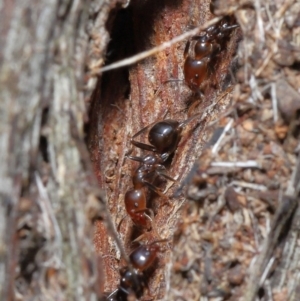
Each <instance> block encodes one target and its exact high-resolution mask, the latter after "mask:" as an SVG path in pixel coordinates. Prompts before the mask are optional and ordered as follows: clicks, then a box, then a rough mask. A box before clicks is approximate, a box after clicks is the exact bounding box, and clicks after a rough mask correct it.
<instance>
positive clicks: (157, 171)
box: [104, 16, 238, 301]
mask: <svg viewBox="0 0 300 301" xmlns="http://www.w3.org/2000/svg"><path fill="white" fill-rule="evenodd" d="M236 27H238V25H237V24H236V22H235V19H234V17H232V16H225V17H223V18H222V19H221V20H220V21H219V22H218V23H216V24H214V25H212V26H210V27H208V28H207V29H206V30H204V31H203V33H202V34H201V35H198V36H194V37H192V38H191V40H190V41H188V42H187V44H186V47H185V50H184V60H185V62H184V68H183V72H184V77H185V83H186V85H187V86H188V87H189V88H190V89H191V90H192V91H193V92H194V93H201V87H202V83H203V82H204V81H205V80H207V79H208V77H209V76H210V75H211V73H212V71H213V69H214V66H215V64H216V62H217V60H218V54H219V53H220V51H222V50H223V49H224V47H225V44H226V41H227V40H228V37H229V36H230V34H231V32H232V30H233V29H235V28H236ZM198 115H199V114H196V115H194V116H192V117H190V118H189V119H187V120H185V121H182V122H178V121H176V120H173V119H165V120H163V121H159V122H156V123H154V124H150V125H148V126H146V127H145V128H143V129H142V130H140V131H139V132H137V133H136V134H135V135H134V136H133V137H132V138H131V144H132V145H133V146H135V147H137V148H140V149H142V150H145V151H147V152H148V154H147V155H145V156H141V157H134V156H131V155H130V154H128V155H127V157H128V158H129V159H131V160H134V161H137V162H139V163H140V164H139V166H138V168H137V169H136V170H135V171H134V173H133V176H132V183H133V189H131V190H128V191H127V192H126V194H125V208H126V212H127V214H128V215H129V217H130V218H131V220H132V222H133V223H134V224H135V225H136V226H137V227H140V228H142V229H145V228H147V229H148V228H149V226H150V227H151V228H152V229H154V230H155V229H156V228H155V225H154V222H153V216H154V215H153V211H152V210H151V209H150V208H147V197H146V189H145V188H146V187H147V188H149V189H151V190H152V191H154V192H155V193H157V194H158V195H162V194H163V193H162V191H161V190H160V189H159V188H158V187H156V186H155V185H154V184H152V183H153V181H154V180H155V178H157V177H163V178H165V179H167V180H171V181H175V180H174V179H173V178H172V177H170V176H169V175H168V174H167V173H166V161H167V160H168V158H170V156H172V154H173V153H174V152H175V151H176V149H177V146H178V143H179V141H180V138H181V133H182V130H183V128H184V127H185V125H186V124H187V123H189V122H190V121H191V120H192V119H194V118H195V117H196V116H198ZM145 132H148V142H149V144H145V143H142V142H139V141H137V140H136V137H138V136H140V135H141V134H143V133H145ZM166 241H167V240H166V239H160V240H156V241H154V242H152V243H148V244H142V245H140V246H139V247H137V248H136V249H135V250H134V251H132V253H131V254H130V255H129V264H128V266H126V267H123V268H122V269H121V270H120V284H119V286H118V288H117V289H116V290H115V291H114V292H112V293H111V294H110V295H109V296H108V297H105V299H104V300H107V301H127V300H136V299H139V298H141V296H142V295H143V292H144V289H145V287H147V283H146V281H145V271H146V270H147V269H149V267H150V266H152V264H153V263H154V261H155V260H156V258H157V255H158V253H159V252H160V251H161V249H160V244H161V243H164V242H166Z"/></svg>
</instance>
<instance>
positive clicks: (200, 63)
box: [184, 17, 238, 94]
mask: <svg viewBox="0 0 300 301" xmlns="http://www.w3.org/2000/svg"><path fill="white" fill-rule="evenodd" d="M236 27H238V25H237V24H233V25H232V18H230V17H224V18H223V19H222V20H220V21H219V22H218V23H217V24H215V25H212V26H210V27H208V28H207V29H206V30H205V32H204V34H203V35H201V36H194V37H193V38H192V39H191V40H190V41H188V42H187V44H186V46H185V50H184V58H185V62H184V78H185V82H186V84H187V85H188V87H189V88H190V89H191V90H192V91H194V92H197V93H200V94H202V90H203V89H202V88H203V83H204V82H205V80H207V78H208V76H209V75H210V74H211V73H212V69H213V67H214V66H215V65H216V63H217V57H218V53H219V51H221V50H222V49H223V48H224V44H225V42H226V39H227V38H228V37H229V35H230V31H231V30H233V29H235V28H236ZM191 42H194V43H192V44H193V45H192V46H193V47H191ZM191 48H192V49H191Z"/></svg>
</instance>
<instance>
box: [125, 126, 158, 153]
mask: <svg viewBox="0 0 300 301" xmlns="http://www.w3.org/2000/svg"><path fill="white" fill-rule="evenodd" d="M155 123H157V121H155V122H152V123H151V124H149V125H147V126H145V127H144V128H142V129H141V130H139V131H138V132H137V133H135V134H134V135H133V136H132V137H131V139H130V142H131V143H132V144H133V145H134V146H136V147H138V148H141V149H144V150H148V151H151V152H155V151H156V148H155V147H154V146H153V145H149V144H145V143H142V142H139V141H136V140H134V138H136V137H137V136H139V135H141V134H143V133H144V132H145V131H147V130H148V129H149V128H150V127H151V126H153V125H154V124H155Z"/></svg>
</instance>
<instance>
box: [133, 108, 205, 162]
mask: <svg viewBox="0 0 300 301" xmlns="http://www.w3.org/2000/svg"><path fill="white" fill-rule="evenodd" d="M200 114H202V113H198V114H195V115H194V116H192V117H190V118H188V119H187V120H185V121H182V122H178V121H176V120H173V119H165V120H162V121H159V122H155V123H152V124H150V125H148V126H146V127H144V128H143V129H141V130H140V131H138V132H137V133H136V134H135V135H133V137H132V138H131V143H132V144H133V145H134V146H136V147H138V148H141V149H143V150H148V151H151V152H153V153H154V154H153V156H152V157H149V158H147V157H144V158H139V157H129V158H130V159H132V160H136V161H139V162H142V163H143V164H148V165H149V164H153V165H156V166H159V167H161V166H162V164H163V163H164V162H166V161H167V159H168V158H169V157H170V155H172V154H173V153H174V152H175V150H176V148H177V146H178V143H179V141H180V138H181V133H182V130H183V128H184V126H185V125H186V124H187V123H189V122H191V121H192V120H193V119H195V118H196V117H198V116H199V115H200ZM149 128H150V130H149V133H148V141H149V143H150V144H145V143H142V142H139V141H136V140H135V138H136V137H137V136H139V135H141V134H142V133H144V132H146V131H147V130H148V129H149ZM151 160H152V162H153V163H150V162H151ZM147 162H148V163H147Z"/></svg>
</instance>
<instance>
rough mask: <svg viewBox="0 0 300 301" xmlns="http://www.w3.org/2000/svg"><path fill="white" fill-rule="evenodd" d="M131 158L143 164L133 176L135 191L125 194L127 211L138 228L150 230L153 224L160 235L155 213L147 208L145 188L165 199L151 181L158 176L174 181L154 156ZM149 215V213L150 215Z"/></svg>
mask: <svg viewBox="0 0 300 301" xmlns="http://www.w3.org/2000/svg"><path fill="white" fill-rule="evenodd" d="M129 158H130V159H132V160H135V161H139V162H141V163H142V164H141V165H140V166H139V167H138V168H137V169H136V170H135V172H134V174H133V176H132V182H133V189H131V190H128V191H127V192H126V194H125V208H126V211H127V213H128V215H129V216H130V217H131V219H132V221H133V222H134V223H135V224H136V225H137V226H141V227H145V228H148V226H149V222H151V226H152V228H153V230H154V231H155V232H156V234H157V235H158V232H157V229H156V227H155V225H154V223H153V216H154V214H153V211H152V210H151V209H149V208H147V201H146V193H145V187H146V186H147V187H149V188H150V189H151V190H153V191H154V192H156V193H157V194H159V195H160V196H162V197H165V195H164V194H163V193H162V192H161V191H160V190H159V189H158V188H157V187H156V186H154V185H153V184H152V183H150V182H149V180H152V179H153V178H154V177H155V176H156V175H161V176H163V177H165V178H167V179H170V180H173V179H172V178H171V177H169V176H168V175H166V174H165V173H164V172H163V171H164V170H165V167H164V166H163V165H161V164H158V163H157V159H156V158H155V157H154V156H153V155H148V156H145V157H143V158H141V157H131V156H129ZM147 213H149V215H148V214H147ZM121 222H122V221H121ZM121 222H120V224H121ZM120 224H119V227H120ZM119 227H118V228H119Z"/></svg>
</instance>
